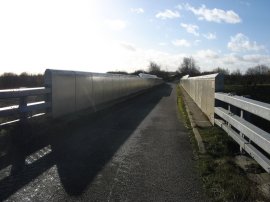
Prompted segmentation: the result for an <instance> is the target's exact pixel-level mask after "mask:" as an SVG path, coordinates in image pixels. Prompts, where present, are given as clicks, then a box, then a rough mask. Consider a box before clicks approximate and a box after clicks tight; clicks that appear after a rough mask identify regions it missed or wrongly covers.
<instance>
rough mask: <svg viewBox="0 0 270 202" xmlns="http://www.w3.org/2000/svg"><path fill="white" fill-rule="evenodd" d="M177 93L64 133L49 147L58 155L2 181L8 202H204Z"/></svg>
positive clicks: (152, 97)
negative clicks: (181, 116) (180, 117)
mask: <svg viewBox="0 0 270 202" xmlns="http://www.w3.org/2000/svg"><path fill="white" fill-rule="evenodd" d="M175 88H176V86H175V84H164V85H162V86H160V87H157V88H155V89H153V90H151V91H149V92H146V93H144V94H141V95H139V96H137V97H134V98H132V99H130V100H128V101H126V102H124V103H120V104H117V105H115V106H113V107H111V108H110V109H106V110H103V111H101V112H98V113H97V114H96V115H91V116H89V118H88V117H84V118H83V120H81V119H79V120H77V121H72V122H71V123H70V124H69V125H68V126H66V127H63V128H58V129H57V133H58V134H53V135H50V136H49V137H48V138H47V139H46V140H47V143H46V145H44V146H47V147H50V151H51V152H50V153H48V154H46V155H45V156H44V157H42V158H41V159H38V160H37V161H35V162H33V163H30V164H27V165H25V168H24V169H23V171H22V172H21V173H20V174H17V175H15V176H9V177H6V178H2V179H1V178H0V200H1V199H3V200H7V201H204V197H203V193H202V187H201V183H200V179H199V176H198V174H197V173H196V170H195V162H194V160H193V152H192V148H191V144H190V141H189V136H188V132H187V129H186V128H185V127H184V123H183V121H182V120H180V119H179V116H178V112H177V105H176V89H175ZM40 149H42V147H41V148H40Z"/></svg>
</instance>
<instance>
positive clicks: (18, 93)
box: [0, 87, 51, 126]
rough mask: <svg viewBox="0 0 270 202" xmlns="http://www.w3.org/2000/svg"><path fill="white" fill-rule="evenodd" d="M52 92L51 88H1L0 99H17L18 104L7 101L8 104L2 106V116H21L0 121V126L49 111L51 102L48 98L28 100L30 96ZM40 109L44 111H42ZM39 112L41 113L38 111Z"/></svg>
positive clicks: (0, 109)
mask: <svg viewBox="0 0 270 202" xmlns="http://www.w3.org/2000/svg"><path fill="white" fill-rule="evenodd" d="M50 93H51V89H50V88H45V87H39V88H19V89H8V90H0V100H7V99H17V100H18V101H17V102H18V103H19V104H17V105H10V104H9V103H8V101H7V106H5V107H1V108H0V117H1V118H6V117H14V116H16V115H18V116H19V118H18V119H15V120H14V119H11V120H9V121H5V120H4V121H2V122H0V126H3V125H7V124H10V123H14V122H18V121H22V122H23V121H26V120H27V119H28V118H32V117H36V116H40V115H44V114H45V113H46V112H49V110H50V108H51V102H49V100H48V99H45V100H43V101H39V102H28V100H27V98H28V97H30V96H42V95H43V96H45V98H46V97H48V96H46V95H49V94H50ZM40 111H43V112H42V113H40ZM36 112H39V113H36Z"/></svg>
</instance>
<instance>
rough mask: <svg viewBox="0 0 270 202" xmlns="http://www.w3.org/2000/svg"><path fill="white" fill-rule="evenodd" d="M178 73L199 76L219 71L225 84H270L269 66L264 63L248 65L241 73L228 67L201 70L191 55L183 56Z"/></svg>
mask: <svg viewBox="0 0 270 202" xmlns="http://www.w3.org/2000/svg"><path fill="white" fill-rule="evenodd" d="M178 73H179V75H180V77H182V76H185V75H189V76H200V75H207V74H213V73H221V74H223V75H224V82H225V84H227V85H247V86H250V85H251V86H256V85H258V84H270V68H269V67H268V66H266V65H256V66H254V67H250V68H248V69H247V70H246V72H245V73H242V72H241V71H240V70H239V69H237V70H234V71H232V72H230V71H229V69H228V68H221V67H217V68H214V69H213V70H211V71H204V72H201V71H200V68H199V67H198V66H197V65H196V62H195V60H194V59H193V58H192V57H185V58H184V59H183V62H182V64H181V65H180V66H179V68H178Z"/></svg>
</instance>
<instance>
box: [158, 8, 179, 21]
mask: <svg viewBox="0 0 270 202" xmlns="http://www.w3.org/2000/svg"><path fill="white" fill-rule="evenodd" d="M156 18H160V19H162V20H165V19H173V18H180V13H179V12H178V11H172V10H169V9H166V10H165V11H163V12H159V13H157V14H156Z"/></svg>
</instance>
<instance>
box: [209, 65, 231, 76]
mask: <svg viewBox="0 0 270 202" xmlns="http://www.w3.org/2000/svg"><path fill="white" fill-rule="evenodd" d="M213 72H215V73H220V74H224V75H229V74H230V71H229V69H228V68H227V69H224V68H221V67H217V68H215V69H213Z"/></svg>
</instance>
